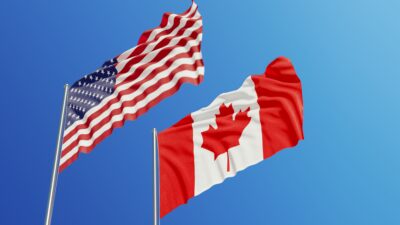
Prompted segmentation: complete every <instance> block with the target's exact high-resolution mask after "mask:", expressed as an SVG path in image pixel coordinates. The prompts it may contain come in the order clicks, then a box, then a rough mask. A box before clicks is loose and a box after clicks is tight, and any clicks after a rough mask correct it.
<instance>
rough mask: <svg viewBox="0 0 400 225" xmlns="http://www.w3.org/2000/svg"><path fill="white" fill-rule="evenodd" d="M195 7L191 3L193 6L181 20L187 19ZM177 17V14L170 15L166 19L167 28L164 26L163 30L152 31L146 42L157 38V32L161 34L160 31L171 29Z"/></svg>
mask: <svg viewBox="0 0 400 225" xmlns="http://www.w3.org/2000/svg"><path fill="white" fill-rule="evenodd" d="M196 6H197V5H196V4H195V3H193V4H192V7H191V8H190V11H189V12H188V13H186V14H185V15H183V16H182V17H183V18H187V17H189V15H190V14H192V13H193V11H194V10H196ZM172 16H173V17H172ZM177 16H180V15H179V14H172V15H171V16H170V18H168V24H167V26H165V28H164V29H163V28H157V29H154V30H153V32H151V34H150V36H149V38H148V39H147V41H152V40H153V39H154V38H155V37H156V36H157V34H158V33H159V32H162V30H168V29H169V28H171V27H172V26H173V24H174V23H173V21H174V18H175V17H177ZM171 17H172V18H171Z"/></svg>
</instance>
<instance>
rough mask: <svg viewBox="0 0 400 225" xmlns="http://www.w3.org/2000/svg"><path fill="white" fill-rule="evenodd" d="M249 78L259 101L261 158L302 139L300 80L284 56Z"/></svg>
mask: <svg viewBox="0 0 400 225" xmlns="http://www.w3.org/2000/svg"><path fill="white" fill-rule="evenodd" d="M251 78H252V80H253V82H254V84H255V89H256V92H257V96H258V100H257V101H258V104H259V105H260V120H261V121H260V122H261V127H262V134H263V149H264V159H265V158H268V157H270V156H272V155H274V154H275V153H276V152H278V151H280V150H282V149H284V148H288V147H292V146H295V145H296V144H297V143H298V141H299V140H303V139H304V135H303V100H302V90H301V83H300V79H299V78H298V77H297V75H296V72H295V70H294V68H293V66H292V64H291V63H290V61H289V60H288V59H286V58H284V57H279V58H277V59H276V60H274V61H273V62H272V63H271V64H270V65H269V66H268V67H267V69H266V71H265V74H264V75H260V76H252V77H251Z"/></svg>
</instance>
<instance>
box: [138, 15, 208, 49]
mask: <svg viewBox="0 0 400 225" xmlns="http://www.w3.org/2000/svg"><path fill="white" fill-rule="evenodd" d="M186 23H187V20H186V21H184V20H181V21H180V23H179V25H178V27H177V28H176V29H175V30H174V31H173V32H171V34H169V35H165V36H162V37H160V38H158V40H157V41H155V42H153V43H151V44H149V45H148V46H147V47H146V49H145V50H144V52H143V53H141V54H146V53H149V52H151V51H152V50H153V49H154V47H155V46H157V44H158V43H160V42H161V41H162V40H164V39H166V38H168V37H173V36H176V34H177V33H178V32H179V31H181V29H182V28H183V27H184V26H185V25H186ZM201 26H202V21H201V20H198V21H196V23H194V24H193V26H191V27H188V28H186V30H185V32H184V33H183V35H182V36H178V38H180V39H182V38H183V37H187V36H189V35H190V34H191V33H192V32H193V31H194V30H196V29H198V28H200V27H201ZM180 39H179V40H180ZM173 40H175V38H174V39H172V40H171V41H170V42H172V41H173ZM176 43H177V42H176Z"/></svg>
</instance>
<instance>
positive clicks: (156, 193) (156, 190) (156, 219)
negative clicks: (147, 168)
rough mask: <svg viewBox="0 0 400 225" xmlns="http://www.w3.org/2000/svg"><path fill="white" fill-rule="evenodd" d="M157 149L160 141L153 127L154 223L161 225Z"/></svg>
mask: <svg viewBox="0 0 400 225" xmlns="http://www.w3.org/2000/svg"><path fill="white" fill-rule="evenodd" d="M157 149H158V141H157V130H156V128H153V206H154V208H153V216H154V218H153V220H154V225H159V218H160V216H159V205H158V202H159V198H158V196H159V186H158V183H159V182H158V176H157V175H158V173H157V171H158V166H157V165H158V164H157V162H158V160H157V158H158V154H157Z"/></svg>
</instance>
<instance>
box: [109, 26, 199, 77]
mask: <svg viewBox="0 0 400 225" xmlns="http://www.w3.org/2000/svg"><path fill="white" fill-rule="evenodd" d="M201 26H202V21H197V22H196V23H195V24H193V26H192V27H190V28H188V29H186V30H185V32H184V33H183V34H182V35H181V36H177V37H175V38H172V39H171V40H170V42H169V43H168V44H167V45H166V46H164V47H162V48H159V49H157V50H154V51H149V52H143V53H141V54H140V55H138V56H134V57H131V58H129V59H126V60H123V61H121V62H118V63H117V65H116V69H117V71H121V70H123V69H124V67H125V66H126V64H127V63H129V62H130V61H131V60H133V59H134V58H136V57H139V56H142V55H146V54H147V55H146V56H145V57H144V58H143V59H142V60H141V61H140V62H138V63H141V64H140V65H143V64H146V63H148V62H150V61H151V60H152V59H154V57H156V56H157V55H158V53H160V51H162V50H164V49H166V48H169V47H173V46H175V45H176V44H177V43H178V42H179V41H180V40H182V39H185V38H188V37H189V36H190V35H191V34H192V33H193V31H195V30H197V29H199V28H200V27H201ZM166 38H167V37H166ZM160 41H161V40H160ZM200 41H201V39H200ZM157 44H158V43H155V45H154V46H152V47H153V49H154V47H155V46H156V45H157ZM149 50H150V49H149ZM138 63H136V64H138ZM129 72H133V71H132V69H131V70H130V71H129ZM119 77H121V75H119ZM120 79H122V78H120Z"/></svg>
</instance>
